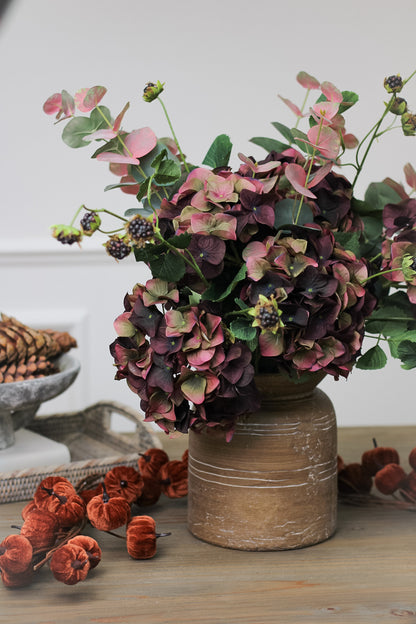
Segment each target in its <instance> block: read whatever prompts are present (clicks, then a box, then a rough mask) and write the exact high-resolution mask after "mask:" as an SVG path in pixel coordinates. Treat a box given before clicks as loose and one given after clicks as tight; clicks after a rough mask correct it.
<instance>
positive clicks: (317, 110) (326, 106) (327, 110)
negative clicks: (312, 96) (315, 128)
mask: <svg viewBox="0 0 416 624" xmlns="http://www.w3.org/2000/svg"><path fill="white" fill-rule="evenodd" d="M338 109H339V104H338V102H318V103H317V104H314V105H313V106H312V115H313V117H314V119H315V120H316V121H318V122H319V120H320V119H322V120H323V122H324V124H327V125H328V124H330V123H331V121H332V120H333V118H334V117H335V116H336V114H337V113H338Z"/></svg>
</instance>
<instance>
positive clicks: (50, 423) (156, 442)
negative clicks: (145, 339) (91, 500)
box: [0, 401, 161, 503]
mask: <svg viewBox="0 0 416 624" xmlns="http://www.w3.org/2000/svg"><path fill="white" fill-rule="evenodd" d="M113 414H118V415H121V416H125V417H126V418H128V419H129V420H132V421H133V422H134V423H135V424H136V430H135V431H134V432H132V433H117V432H114V431H112V430H111V419H112V416H113ZM28 428H30V429H31V430H32V431H35V432H36V433H39V434H41V435H43V436H45V437H47V438H50V439H52V440H55V441H56V442H62V443H63V444H65V445H66V446H67V447H68V448H69V451H70V454H71V462H70V463H69V464H61V465H59V466H37V467H36V468H30V469H24V470H15V471H13V472H0V503H11V502H15V501H22V500H28V499H30V498H32V496H33V494H34V491H35V489H36V487H37V486H38V484H39V482H40V481H41V480H42V479H43V478H45V477H47V476H49V475H61V476H64V477H66V478H67V479H69V480H70V481H71V482H72V483H74V484H75V483H77V482H78V481H80V480H81V479H83V478H85V477H87V476H89V475H91V474H96V473H102V474H105V473H106V472H107V471H108V470H110V469H111V468H113V467H114V466H119V465H123V466H125V465H128V466H130V465H131V466H136V465H137V459H138V454H139V453H142V452H144V451H146V450H147V449H149V448H152V447H157V448H160V446H161V443H160V439H159V438H158V436H157V435H156V434H154V433H152V432H151V431H150V430H149V429H148V428H146V425H144V424H143V422H142V421H141V420H140V419H139V415H138V414H137V413H136V412H135V411H134V410H133V409H131V408H129V407H126V406H124V405H121V404H119V403H115V402H105V401H102V402H99V403H95V404H94V405H91V406H90V407H88V408H86V409H85V410H83V411H82V412H69V413H65V414H55V415H52V416H37V417H36V418H35V419H34V420H33V421H32V423H31V424H30V426H29V427H28Z"/></svg>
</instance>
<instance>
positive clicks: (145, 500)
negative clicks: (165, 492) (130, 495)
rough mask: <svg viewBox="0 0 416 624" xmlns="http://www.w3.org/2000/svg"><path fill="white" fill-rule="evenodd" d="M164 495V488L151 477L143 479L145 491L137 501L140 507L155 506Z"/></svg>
mask: <svg viewBox="0 0 416 624" xmlns="http://www.w3.org/2000/svg"><path fill="white" fill-rule="evenodd" d="M161 493H162V486H161V484H160V482H159V481H157V479H152V478H151V477H143V490H142V493H141V494H140V496H139V498H138V499H137V500H136V503H137V505H139V506H140V507H147V506H149V505H155V504H156V503H157V501H158V500H159V498H160V495H161Z"/></svg>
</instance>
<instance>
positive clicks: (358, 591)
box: [0, 427, 416, 624]
mask: <svg viewBox="0 0 416 624" xmlns="http://www.w3.org/2000/svg"><path fill="white" fill-rule="evenodd" d="M374 436H375V437H376V438H377V440H378V443H379V445H380V446H395V447H396V448H397V449H398V450H399V452H400V453H401V457H402V458H403V462H402V463H403V465H404V466H406V465H407V464H406V460H407V456H408V453H409V451H410V450H411V448H413V447H414V446H416V427H395V428H389V427H378V428H371V429H370V428H368V427H363V428H353V429H341V430H340V432H339V452H340V454H341V455H342V456H343V457H344V459H345V460H346V461H347V462H350V461H358V460H359V459H360V456H361V453H362V451H364V450H367V449H368V448H371V446H372V443H371V440H372V438H373V437H374ZM183 444H184V441H183V440H180V441H179V442H177V441H176V442H175V441H168V445H167V448H168V451H169V453H170V455H171V457H172V458H174V456H175V454H176V455H178V454H179V453H180V452H181V451H182V447H183ZM23 506H24V503H10V504H5V505H1V506H0V539H2V538H4V537H5V536H6V535H8V534H9V533H11V532H13V529H10V525H12V524H16V523H18V522H19V521H20V512H21V509H22V507H23ZM146 512H147V513H149V515H152V516H153V517H154V518H155V520H156V525H157V530H158V532H165V531H170V532H171V533H172V534H171V536H170V537H166V538H163V539H162V538H161V539H160V540H158V552H157V555H156V556H155V557H154V558H153V559H150V560H147V561H134V560H132V559H130V558H129V556H128V554H127V552H126V550H125V544H124V541H123V540H120V539H116V538H115V537H112V536H111V535H108V534H105V533H100V532H98V531H96V530H95V529H92V528H88V529H87V530H86V532H87V533H88V534H89V535H92V536H94V537H95V538H97V539H98V541H99V543H100V545H101V548H102V552H103V557H102V561H101V563H100V565H99V566H98V567H97V568H96V569H95V570H92V571H91V572H90V574H89V576H88V577H87V580H86V581H85V582H82V583H79V584H77V585H74V586H66V585H63V584H62V583H59V582H58V581H55V579H54V578H53V577H52V574H51V572H50V570H49V569H48V567H47V566H44V567H43V568H42V569H41V571H40V573H39V574H38V575H37V577H36V581H35V582H34V583H33V584H32V585H30V586H29V587H26V588H20V589H14V590H11V589H7V588H5V587H3V586H1V587H0V622H1V623H4V624H22V623H23V624H58V623H59V624H68V623H71V624H72V623H78V622H83V623H88V624H123V623H129V624H130V623H132V624H162V623H163V624H199V623H201V624H291V623H296V624H315V623H316V624H318V623H319V624H327V623H331V624H332V623H334V624H338V623H348V624H355V623H356V624H366V623H367V622H371V623H372V624H382V623H384V622H391V623H394V622H396V623H399V622H406V623H407V622H409V623H410V622H415V623H416V514H415V512H411V511H405V510H402V509H391V508H385V507H375V508H374V507H356V506H351V505H346V504H340V505H339V517H338V530H337V532H336V534H335V536H334V537H333V538H332V539H330V540H328V541H327V542H324V543H322V544H319V545H316V546H313V547H309V548H305V549H301V550H295V551H281V552H242V551H234V550H228V549H223V548H220V547H216V546H211V545H209V544H205V543H204V542H201V541H199V540H197V539H196V538H194V537H193V536H192V535H191V534H190V533H189V532H188V530H187V527H186V500H185V499H181V500H177V501H172V500H169V499H167V498H165V497H164V498H163V499H161V500H160V501H159V503H158V504H157V505H155V506H154V507H152V508H148V509H147V510H146Z"/></svg>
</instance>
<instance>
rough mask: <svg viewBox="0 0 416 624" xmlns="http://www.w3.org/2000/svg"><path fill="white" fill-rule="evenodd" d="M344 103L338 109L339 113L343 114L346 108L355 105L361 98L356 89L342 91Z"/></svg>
mask: <svg viewBox="0 0 416 624" xmlns="http://www.w3.org/2000/svg"><path fill="white" fill-rule="evenodd" d="M342 100H343V101H342V104H341V105H340V107H339V109H338V114H339V115H342V114H343V113H345V111H346V110H348V109H349V108H351V106H354V104H356V103H357V102H358V100H359V97H358V95H357V94H356V93H354V91H342Z"/></svg>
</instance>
